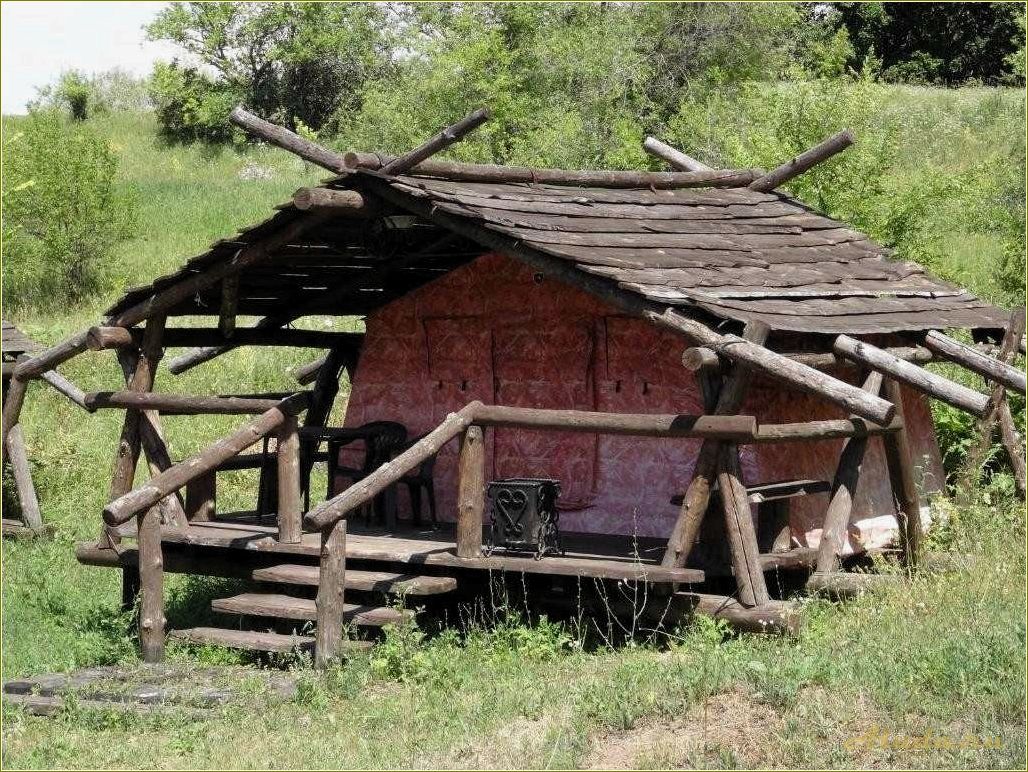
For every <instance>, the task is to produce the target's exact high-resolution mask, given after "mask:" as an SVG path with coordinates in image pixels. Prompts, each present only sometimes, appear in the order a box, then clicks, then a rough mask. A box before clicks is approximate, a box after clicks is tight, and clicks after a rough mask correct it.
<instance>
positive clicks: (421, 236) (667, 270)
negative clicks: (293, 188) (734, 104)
mask: <svg viewBox="0 0 1028 772" xmlns="http://www.w3.org/2000/svg"><path fill="white" fill-rule="evenodd" d="M328 186H329V187H335V188H354V189H358V190H361V191H362V192H365V193H368V194H370V195H375V196H379V197H381V196H382V194H383V193H388V194H389V195H388V196H387V198H388V199H389V202H390V204H391V207H390V208H387V210H386V212H385V214H386V215H388V216H386V217H383V218H379V220H378V221H371V222H370V223H369V222H368V221H354V220H345V219H339V220H334V221H332V224H331V225H330V226H327V230H326V228H323V229H322V230H321V231H318V232H314V233H313V234H312V238H311V242H312V243H309V244H305V245H296V246H295V247H292V246H291V247H289V248H288V249H287V250H285V251H284V252H282V253H280V254H279V255H278V257H277V258H276V259H274V260H271V261H268V262H266V263H263V264H261V265H259V266H254V267H250V268H248V269H246V270H245V271H244V272H243V274H242V276H241V286H242V293H241V300H240V307H239V312H240V313H248V314H260V315H263V314H271V313H274V312H275V310H276V308H279V309H280V310H288V309H282V308H281V307H282V305H283V303H287V304H290V303H296V302H305V301H307V300H309V299H311V298H313V297H315V296H316V295H317V294H318V293H319V292H320V293H326V292H327V291H328V290H332V289H336V288H338V287H340V286H344V285H345V282H347V281H348V280H350V279H352V278H353V277H355V276H362V277H364V280H363V284H362V292H361V293H359V294H357V293H355V294H354V298H353V301H352V303H351V304H350V305H348V306H347V307H345V308H343V307H341V306H340V305H339V304H338V303H335V304H333V305H332V306H331V308H330V309H326V312H329V311H331V312H334V313H339V314H365V313H369V312H370V311H372V310H374V308H376V307H379V306H381V305H383V304H384V303H387V302H389V301H391V300H392V299H394V298H395V297H397V296H399V295H401V294H403V293H405V292H408V291H410V290H412V289H414V288H416V287H417V286H420V285H422V284H424V283H425V282H427V281H430V280H431V279H432V278H435V277H436V276H438V275H439V274H440V273H441V272H445V271H447V270H451V269H452V268H455V267H457V266H459V265H461V264H463V263H465V262H467V261H468V260H470V259H472V258H473V257H474V255H475V254H477V253H481V252H485V251H491V249H493V248H495V246H494V245H493V246H491V245H490V243H488V242H491V241H493V239H476V238H475V235H474V234H475V233H476V232H477V233H489V234H493V235H495V236H500V237H503V239H505V240H507V241H509V242H510V243H514V244H517V245H518V247H519V248H521V249H528V250H532V251H534V252H536V253H539V254H541V255H544V256H546V257H547V258H548V259H550V260H553V259H554V258H556V259H559V260H562V261H567V263H570V264H571V265H572V266H574V268H575V269H576V270H578V271H581V272H582V273H583V274H588V275H590V276H592V277H598V278H600V279H602V280H604V281H605V282H609V283H610V284H611V285H612V286H614V287H615V288H616V290H617V291H621V292H626V293H632V294H633V295H636V296H641V297H643V298H645V299H647V300H649V301H652V302H653V303H656V304H659V305H662V306H671V307H675V308H677V309H679V310H681V311H685V312H687V311H688V310H689V309H690V308H691V309H696V310H697V311H699V312H701V313H702V314H703V315H712V316H713V317H715V318H719V319H728V320H737V321H740V322H746V321H749V320H751V319H757V320H760V321H763V322H765V323H767V324H768V325H770V327H771V328H772V329H773V330H780V331H783V332H801V333H803V332H805V333H819V334H822V333H823V334H839V333H851V334H878V333H897V332H917V331H923V330H928V329H944V328H967V329H981V330H1000V329H1002V328H1003V327H1004V325H1005V324H1006V316H1007V314H1006V313H1005V312H1003V311H1001V310H1000V309H997V308H995V307H993V306H990V305H989V304H988V303H986V302H984V301H982V300H981V299H979V298H978V297H976V296H975V295H974V294H972V293H971V292H969V291H967V290H964V289H961V288H959V287H956V286H953V285H951V284H948V283H946V282H943V281H941V280H939V279H936V278H934V277H932V276H930V275H928V274H927V273H926V272H925V270H924V269H923V268H922V267H921V266H919V265H917V264H915V263H911V262H904V261H899V260H893V259H891V257H890V255H889V251H888V250H887V249H886V248H884V247H882V246H881V245H879V244H876V243H874V242H873V241H871V240H870V239H869V238H868V237H867V236H866V235H864V234H862V233H860V232H858V231H856V230H853V229H852V228H849V227H847V226H846V225H845V224H844V223H841V222H838V221H836V220H833V219H831V218H829V217H826V216H824V215H822V214H820V213H818V212H816V211H814V210H812V209H811V208H809V207H807V206H805V205H804V204H802V203H800V202H799V201H797V200H795V199H792V198H789V197H788V196H785V195H783V194H780V193H759V192H756V191H752V190H748V189H746V188H685V189H670V190H654V189H625V188H617V189H615V188H600V187H571V186H562V185H553V184H539V183H495V182H490V183H484V182H464V181H455V180H450V179H439V178H431V177H426V176H413V175H404V176H395V177H392V176H384V175H382V174H379V173H377V172H370V171H356V172H352V173H349V174H346V175H343V176H341V177H338V178H336V179H333V180H332V181H330V182H329V183H328ZM279 210H280V211H278V212H277V213H276V214H275V215H274V216H273V217H272V218H270V219H269V220H266V221H265V222H263V223H260V224H258V225H256V226H254V227H253V228H250V229H248V230H244V231H241V232H240V234H239V235H237V236H235V237H233V238H231V239H228V240H224V241H222V242H218V243H216V244H215V245H214V246H213V247H212V248H211V250H210V251H208V252H206V253H204V254H203V255H200V256H199V257H196V258H193V259H192V260H190V261H189V262H187V263H186V264H185V265H184V266H183V267H182V268H181V269H180V270H179V271H177V272H175V273H173V274H171V275H169V276H165V277H163V278H161V279H158V280H156V281H155V282H154V283H153V284H151V285H147V286H144V287H137V288H134V289H132V290H129V291H128V292H127V293H126V294H125V295H124V296H123V297H122V298H121V299H120V300H119V301H118V302H117V303H116V304H115V305H114V306H112V307H111V309H109V311H108V313H109V314H116V313H118V312H119V311H121V310H123V309H125V308H128V307H130V306H132V305H134V304H135V303H138V302H140V301H142V300H144V299H145V298H146V297H148V296H150V295H152V294H154V293H155V292H156V291H159V290H161V289H163V288H165V287H167V286H170V285H171V284H174V283H176V282H178V281H181V280H183V279H185V278H189V276H191V275H194V274H196V273H197V272H199V271H203V270H204V269H205V268H207V267H209V266H210V265H212V264H213V263H217V262H220V261H226V260H231V259H232V258H233V257H234V256H235V255H236V254H237V253H238V251H239V250H240V249H241V248H242V247H245V246H246V245H247V244H250V243H253V242H254V241H256V240H257V239H260V238H261V237H263V236H265V235H267V234H269V233H272V232H275V231H277V230H279V229H281V228H282V227H284V226H286V225H288V224H289V223H291V222H293V221H294V220H295V219H296V218H297V217H299V216H303V215H304V213H303V212H300V211H299V210H297V209H295V208H294V207H293V205H292V204H291V203H289V204H285V205H282V206H280V207H279ZM404 210H407V211H404ZM434 213H444V214H445V215H447V216H449V217H453V218H459V219H460V221H461V222H462V223H466V224H467V225H469V226H472V229H471V234H470V240H469V238H468V236H469V233H468V232H465V233H463V234H462V238H461V239H458V240H457V241H456V242H455V243H454V244H451V245H450V247H449V257H448V258H447V256H446V255H443V254H434V255H433V254H426V257H425V259H424V261H420V262H419V264H418V265H416V266H413V267H409V268H407V269H405V270H404V271H402V272H399V273H397V272H392V273H390V272H388V271H385V272H384V275H383V277H382V281H381V282H380V284H381V286H380V287H371V288H370V289H369V286H368V284H369V283H368V282H367V280H366V277H367V276H368V275H369V272H373V271H374V270H375V269H376V266H377V265H378V264H379V263H382V262H383V261H384V260H385V259H386V258H387V257H392V256H395V254H396V252H397V250H398V249H408V250H409V251H415V246H417V247H421V248H423V247H424V245H425V244H426V243H431V241H433V240H435V239H438V238H439V236H440V235H445V233H446V226H445V225H442V224H440V222H438V221H437V220H436V218H434V216H433V214H434ZM397 214H400V215H404V214H408V215H409V214H414V215H416V216H415V217H414V218H410V217H406V218H404V217H400V218H397V217H396V215H397ZM396 220H410V222H408V223H406V224H405V225H404V226H403V227H404V228H407V229H408V230H407V233H408V234H409V233H414V234H415V235H417V236H418V238H413V239H412V238H410V237H409V235H408V236H406V237H405V239H406V241H405V242H403V243H398V244H397V243H394V244H391V245H390V246H389V249H388V250H386V251H387V252H389V254H388V255H386V257H383V255H382V254H381V253H382V250H383V244H384V235H388V234H389V233H390V230H389V228H390V226H389V225H388V223H386V226H385V227H383V222H384V221H396ZM369 228H370V229H371V230H372V231H374V232H372V233H371V235H370V236H369ZM476 229H477V230H476ZM399 232H400V231H395V232H394V233H399ZM476 241H477V242H478V244H481V246H478V244H476V243H475V242H476ZM429 252H431V250H429ZM218 302H219V301H218V294H217V290H216V288H215V289H212V290H211V291H210V292H208V293H207V294H203V295H198V296H197V297H195V298H193V299H192V300H191V301H190V302H189V303H187V304H185V305H183V306H182V307H181V308H179V309H177V310H176V311H175V313H186V314H188V313H212V309H213V312H215V313H216V310H217V307H218ZM348 302H350V301H348Z"/></svg>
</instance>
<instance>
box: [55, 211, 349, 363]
mask: <svg viewBox="0 0 1028 772" xmlns="http://www.w3.org/2000/svg"><path fill="white" fill-rule="evenodd" d="M331 217H332V214H331V213H329V212H310V213H308V214H305V215H303V216H302V217H299V218H297V219H296V220H294V221H293V222H291V223H289V224H288V225H285V226H284V227H282V228H280V229H278V230H276V231H275V232H274V233H272V234H271V235H269V236H267V237H266V238H262V239H258V240H257V241H255V242H253V243H251V244H248V245H247V246H245V247H243V248H242V249H240V250H239V252H238V253H237V254H236V256H235V257H234V258H232V259H231V260H225V261H221V262H218V263H215V264H214V265H213V266H211V267H210V268H208V269H207V270H205V271H202V272H200V273H197V274H192V275H191V276H189V278H186V279H182V280H181V281H178V282H176V283H175V284H172V285H170V286H168V287H165V288H164V289H162V290H159V291H158V292H155V293H154V294H153V295H151V296H150V297H148V298H147V299H146V300H142V301H140V302H139V303H136V304H135V305H134V306H132V307H131V308H127V309H125V310H124V311H120V312H118V313H117V314H115V315H113V316H111V317H110V318H109V319H108V320H107V324H108V325H110V326H113V327H132V326H133V325H135V324H138V323H139V322H141V321H143V320H145V319H149V318H150V317H151V316H157V315H160V314H166V313H167V312H168V311H170V310H172V309H173V308H174V307H175V306H177V305H178V304H179V303H182V302H183V301H185V300H189V299H190V298H192V297H194V296H196V295H197V294H199V293H200V292H202V291H203V290H205V289H207V288H208V287H212V286H214V285H215V284H217V283H218V282H220V281H221V280H222V279H224V278H225V277H226V276H231V275H232V274H235V273H239V272H240V271H242V270H244V269H246V268H249V267H250V266H253V265H257V264H259V263H265V262H269V261H271V260H274V259H276V258H277V257H278V256H279V255H278V252H279V250H281V249H282V248H283V247H285V246H288V245H289V244H292V243H293V242H295V241H297V240H298V239H299V238H300V237H301V236H303V235H305V234H306V233H308V232H309V231H311V230H312V229H314V228H316V227H318V226H319V225H321V224H323V223H325V222H327V221H328V220H329V219H331ZM239 332H240V331H237V334H238V333H239ZM82 336H83V339H82V347H83V348H85V334H84V333H82ZM168 345H175V344H172V343H169V344H168ZM178 345H188V344H178ZM54 366H55V365H51V366H50V367H54ZM50 367H47V368H45V369H50Z"/></svg>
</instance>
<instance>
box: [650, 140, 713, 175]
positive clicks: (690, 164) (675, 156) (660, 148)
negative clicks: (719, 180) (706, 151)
mask: <svg viewBox="0 0 1028 772" xmlns="http://www.w3.org/2000/svg"><path fill="white" fill-rule="evenodd" d="M643 150H645V151H646V152H647V153H649V154H650V155H652V156H656V157H657V158H660V159H661V160H662V161H666V162H667V164H668V166H670V167H671V168H672V169H677V170H678V171H682V172H712V171H714V167H713V166H707V165H706V164H705V163H703V162H702V161H698V160H696V159H695V158H693V157H692V156H691V155H686V154H685V153H683V152H682V151H681V150H679V149H678V148H676V147H672V146H671V145H669V144H667V143H666V142H661V141H660V140H659V139H657V138H656V137H647V138H646V139H644V140H643Z"/></svg>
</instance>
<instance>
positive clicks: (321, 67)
mask: <svg viewBox="0 0 1028 772" xmlns="http://www.w3.org/2000/svg"><path fill="white" fill-rule="evenodd" d="M388 13H389V10H388V8H386V7H383V6H379V5H377V4H375V3H299V2H263V3H228V2H219V3H201V2H189V3H183V2H175V3H171V4H170V5H169V6H167V7H166V8H165V9H163V10H162V11H161V13H160V14H158V16H157V18H156V19H155V20H154V21H153V22H152V23H151V24H150V25H149V26H148V27H147V30H146V31H147V36H148V37H149V39H151V40H163V41H168V42H171V43H175V44H176V45H178V46H180V47H181V48H182V49H183V51H184V52H185V53H186V55H187V57H188V59H189V61H188V63H185V64H182V63H178V62H173V63H171V64H164V65H161V67H160V68H159V69H158V71H157V72H156V73H155V75H157V77H156V78H155V82H154V84H153V88H152V90H151V93H152V95H153V98H154V101H155V102H156V103H157V104H158V112H159V116H160V118H161V120H162V124H163V125H164V127H165V131H166V133H168V134H171V135H175V134H176V133H177V132H178V131H179V130H180V129H181V128H183V127H185V128H186V131H185V135H184V136H183V137H182V138H184V139H192V138H196V137H203V138H212V139H217V138H220V137H219V132H218V131H217V130H216V129H215V127H214V126H213V123H214V122H216V121H218V120H220V121H221V122H224V121H225V119H226V118H227V114H228V110H224V111H223V112H222V110H223V108H224V107H225V106H226V105H229V109H231V108H230V103H231V102H232V101H234V100H239V101H242V102H245V103H246V104H247V106H248V107H249V108H250V109H252V110H254V111H255V112H257V113H258V114H260V115H261V116H263V117H265V118H268V119H270V120H274V121H277V122H280V123H284V124H287V125H289V126H295V123H296V121H297V120H300V121H302V122H303V123H304V124H305V125H307V126H311V127H313V128H315V129H318V128H320V127H321V125H322V124H323V123H324V122H325V120H326V119H327V118H328V117H329V116H330V115H332V113H334V112H335V111H337V110H340V109H347V110H354V109H358V108H359V106H360V92H361V86H362V84H363V83H364V82H365V81H366V80H367V79H368V78H370V77H372V76H373V75H374V74H376V73H378V72H379V71H380V70H381V69H382V68H383V67H384V66H386V65H387V64H388V57H387V54H388V51H389V49H388V46H387V45H386V43H385V40H386V31H387V29H388V24H387V23H386V17H387V14H388ZM200 120H202V121H203V123H202V125H198V124H197V121H200Z"/></svg>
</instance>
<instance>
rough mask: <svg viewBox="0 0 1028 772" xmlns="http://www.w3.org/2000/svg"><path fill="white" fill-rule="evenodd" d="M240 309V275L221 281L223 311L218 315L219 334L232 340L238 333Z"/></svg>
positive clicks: (227, 277) (233, 275)
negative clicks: (237, 323) (237, 317)
mask: <svg viewBox="0 0 1028 772" xmlns="http://www.w3.org/2000/svg"><path fill="white" fill-rule="evenodd" d="M238 307H239V274H238V273H236V274H232V275H231V276H226V277H225V278H224V279H222V280H221V310H220V312H219V314H218V332H219V333H220V334H221V335H222V337H225V338H231V337H232V333H234V332H235V331H236V310H237V309H238Z"/></svg>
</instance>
